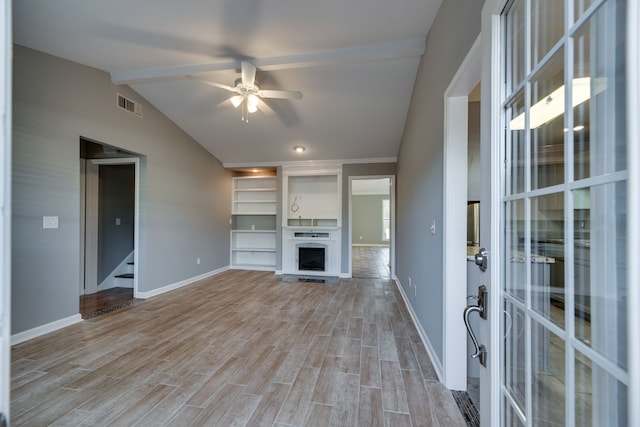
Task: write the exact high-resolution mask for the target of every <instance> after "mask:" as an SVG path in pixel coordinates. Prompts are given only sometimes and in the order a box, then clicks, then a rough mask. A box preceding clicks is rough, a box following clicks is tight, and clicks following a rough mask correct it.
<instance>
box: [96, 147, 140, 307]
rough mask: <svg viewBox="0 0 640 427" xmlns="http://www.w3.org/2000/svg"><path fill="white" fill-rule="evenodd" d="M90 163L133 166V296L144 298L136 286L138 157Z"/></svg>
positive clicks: (138, 208) (138, 278) (137, 273)
mask: <svg viewBox="0 0 640 427" xmlns="http://www.w3.org/2000/svg"><path fill="white" fill-rule="evenodd" d="M91 163H93V164H96V165H128V164H133V165H134V166H135V181H136V182H135V196H134V197H135V202H134V204H135V206H134V220H133V297H134V298H144V297H142V296H140V295H141V292H140V288H139V286H138V284H139V282H140V274H139V273H140V158H138V157H123V158H114V159H95V160H91Z"/></svg>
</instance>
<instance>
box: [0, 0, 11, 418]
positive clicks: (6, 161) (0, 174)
mask: <svg viewBox="0 0 640 427" xmlns="http://www.w3.org/2000/svg"><path fill="white" fill-rule="evenodd" d="M11 4H12V3H11V1H6V0H3V1H1V2H0V22H2V24H3V25H2V29H0V414H4V416H5V417H6V418H7V425H9V422H10V421H11V419H10V411H11V405H10V394H11V392H10V378H11V350H10V348H9V346H10V340H11V339H10V334H11V131H12V129H11V108H12V107H11V99H12V98H11V90H12V86H11V75H12V63H11V49H12V46H11Z"/></svg>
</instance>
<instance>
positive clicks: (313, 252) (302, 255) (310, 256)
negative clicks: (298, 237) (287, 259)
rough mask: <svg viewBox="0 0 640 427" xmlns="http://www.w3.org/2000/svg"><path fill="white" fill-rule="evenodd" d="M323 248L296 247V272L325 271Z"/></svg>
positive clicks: (324, 249)
mask: <svg viewBox="0 0 640 427" xmlns="http://www.w3.org/2000/svg"><path fill="white" fill-rule="evenodd" d="M325 252H326V248H325V247H324V246H313V247H309V246H298V270H300V271H325V270H326V267H325V266H326V264H325V257H326V255H325Z"/></svg>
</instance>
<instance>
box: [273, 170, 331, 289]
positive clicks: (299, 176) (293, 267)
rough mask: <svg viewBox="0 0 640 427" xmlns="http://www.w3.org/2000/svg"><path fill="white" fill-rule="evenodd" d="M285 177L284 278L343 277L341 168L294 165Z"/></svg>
mask: <svg viewBox="0 0 640 427" xmlns="http://www.w3.org/2000/svg"><path fill="white" fill-rule="evenodd" d="M282 174H283V176H282V246H281V247H282V274H313V275H321V276H338V275H340V269H341V264H340V263H341V247H340V245H341V235H342V234H341V233H342V232H341V227H342V218H341V217H342V215H341V214H342V196H341V188H342V165H339V164H333V163H322V164H314V165H291V166H287V167H283V168H282ZM307 261H309V262H307ZM311 264H313V265H312V266H311Z"/></svg>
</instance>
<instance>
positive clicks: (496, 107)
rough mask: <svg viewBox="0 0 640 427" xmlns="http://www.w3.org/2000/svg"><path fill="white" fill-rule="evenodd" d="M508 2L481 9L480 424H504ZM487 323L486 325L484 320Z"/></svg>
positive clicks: (496, 0) (492, 1)
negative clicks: (503, 155)
mask: <svg viewBox="0 0 640 427" xmlns="http://www.w3.org/2000/svg"><path fill="white" fill-rule="evenodd" d="M506 4H507V0H486V1H485V4H484V6H483V8H482V32H481V34H482V52H481V53H482V93H481V112H480V117H481V119H480V120H481V123H482V126H481V129H480V134H481V138H480V158H481V164H482V168H481V169H482V172H481V174H482V179H483V181H484V185H483V187H482V188H483V190H482V196H481V199H482V200H485V201H486V202H485V203H482V204H481V206H480V223H481V226H480V227H481V230H482V231H481V233H482V234H481V236H484V238H483V241H484V246H485V247H486V248H487V249H488V252H489V256H490V258H489V266H488V270H487V271H486V272H485V273H484V274H485V275H486V281H485V284H486V285H487V288H488V299H489V300H488V307H489V308H488V316H489V324H488V325H485V324H482V325H481V327H480V328H479V329H480V336H481V339H486V337H488V342H489V345H488V346H487V349H488V352H487V368H481V369H480V423H481V425H483V426H497V425H500V415H501V412H500V408H501V406H502V400H501V399H502V398H501V392H500V387H501V381H500V379H501V378H500V375H501V365H500V353H501V351H502V346H501V340H500V317H501V312H502V310H501V307H502V305H501V301H500V280H501V277H500V268H499V264H500V263H499V259H500V258H499V257H500V249H501V246H500V243H501V242H500V235H501V230H500V228H499V225H500V196H501V193H500V180H501V174H500V169H499V167H500V144H499V141H501V137H500V135H501V134H500V120H501V109H500V105H501V104H500V101H501V90H502V86H501V85H500V82H501V79H500V76H501V72H502V71H501V65H502V62H501V59H500V58H501V56H500V52H501V42H502V41H501V31H502V29H501V13H502V11H503V10H504V7H505V6H506ZM483 323H484V322H483Z"/></svg>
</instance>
